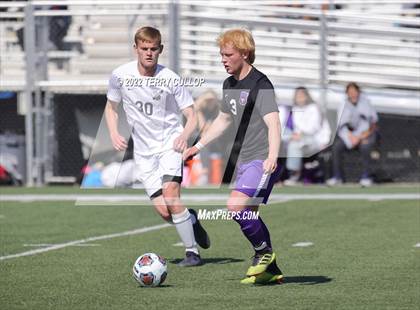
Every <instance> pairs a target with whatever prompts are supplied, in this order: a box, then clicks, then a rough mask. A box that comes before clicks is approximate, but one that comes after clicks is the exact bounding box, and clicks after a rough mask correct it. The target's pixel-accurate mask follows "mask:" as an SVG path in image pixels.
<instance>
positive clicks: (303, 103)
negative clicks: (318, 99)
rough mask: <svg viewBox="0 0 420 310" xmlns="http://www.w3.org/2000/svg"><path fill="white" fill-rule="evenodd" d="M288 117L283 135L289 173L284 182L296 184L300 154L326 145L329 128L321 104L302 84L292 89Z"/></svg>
mask: <svg viewBox="0 0 420 310" xmlns="http://www.w3.org/2000/svg"><path fill="white" fill-rule="evenodd" d="M293 102H294V106H293V109H292V115H291V116H290V117H291V120H290V121H288V122H287V123H286V124H287V126H286V131H285V135H284V139H285V140H287V141H288V145H287V160H286V168H287V169H288V170H289V173H290V177H289V179H287V180H285V181H284V184H285V185H295V184H296V183H297V182H298V180H299V178H300V175H301V170H302V158H303V157H308V156H311V155H314V154H315V153H317V152H319V151H321V150H322V149H323V148H325V147H326V146H327V144H328V142H329V140H330V136H331V130H330V127H329V124H328V121H327V119H326V118H325V117H324V115H323V113H322V111H321V109H320V107H319V106H318V104H317V103H315V102H314V100H313V99H312V97H311V95H310V94H309V91H308V90H307V89H306V88H305V87H298V88H296V89H295V94H294V100H293Z"/></svg>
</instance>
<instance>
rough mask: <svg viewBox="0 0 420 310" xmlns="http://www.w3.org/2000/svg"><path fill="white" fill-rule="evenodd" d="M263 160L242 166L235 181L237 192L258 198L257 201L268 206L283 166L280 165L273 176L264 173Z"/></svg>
mask: <svg viewBox="0 0 420 310" xmlns="http://www.w3.org/2000/svg"><path fill="white" fill-rule="evenodd" d="M263 162H264V161H263V160H253V161H251V162H248V163H244V164H240V165H239V168H238V172H237V175H236V180H235V189H234V190H235V191H238V192H241V193H244V194H245V195H247V196H249V197H251V198H256V199H255V201H257V202H259V203H264V204H266V203H267V201H268V197H269V196H270V193H271V191H272V189H273V186H274V183H276V182H277V181H278V180H279V178H280V173H281V166H280V165H279V164H278V165H277V168H276V170H275V171H274V172H273V173H272V174H266V173H264V171H263Z"/></svg>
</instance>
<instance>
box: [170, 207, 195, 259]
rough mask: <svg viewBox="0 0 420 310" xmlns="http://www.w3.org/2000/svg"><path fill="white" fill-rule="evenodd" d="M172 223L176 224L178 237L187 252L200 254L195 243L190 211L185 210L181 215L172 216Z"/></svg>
mask: <svg viewBox="0 0 420 310" xmlns="http://www.w3.org/2000/svg"><path fill="white" fill-rule="evenodd" d="M172 221H173V222H174V225H175V227H176V230H177V231H178V235H179V237H180V238H181V240H182V243H183V244H184V246H185V250H186V251H188V252H194V253H196V254H199V252H198V248H197V243H196V242H195V237H194V230H193V227H192V222H191V215H190V212H189V211H188V209H185V210H184V211H183V212H181V213H177V214H172Z"/></svg>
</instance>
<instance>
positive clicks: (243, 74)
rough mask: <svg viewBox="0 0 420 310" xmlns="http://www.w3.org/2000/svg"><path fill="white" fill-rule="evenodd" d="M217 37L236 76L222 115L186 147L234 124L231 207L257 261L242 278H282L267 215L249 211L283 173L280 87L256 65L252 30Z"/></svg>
mask: <svg viewBox="0 0 420 310" xmlns="http://www.w3.org/2000/svg"><path fill="white" fill-rule="evenodd" d="M217 42H218V44H219V47H220V55H221V57H222V64H223V66H224V67H225V69H226V71H227V73H228V74H230V75H231V76H230V77H228V78H227V79H226V80H225V81H224V83H223V98H222V106H221V111H220V113H219V115H218V117H217V118H216V119H215V120H214V122H213V123H212V124H211V125H210V127H209V129H208V130H207V131H206V133H205V134H204V135H203V136H202V137H201V139H200V140H199V141H198V142H197V143H196V144H195V145H194V146H193V147H191V148H189V149H187V150H186V151H185V153H184V158H188V157H190V156H193V155H195V154H197V153H198V152H199V151H200V149H202V148H203V147H205V146H206V145H207V144H208V143H210V142H212V141H213V140H214V139H216V138H217V137H219V136H220V135H221V134H222V133H223V132H224V131H225V130H226V129H227V128H228V127H229V126H230V125H231V124H233V125H234V126H235V128H236V130H237V133H236V137H235V143H234V147H233V149H232V152H231V156H230V159H229V162H230V163H234V164H235V166H236V167H235V168H236V169H237V173H236V179H235V188H234V189H233V190H232V192H231V194H230V197H229V199H228V201H227V208H228V210H229V211H234V212H236V213H235V217H234V220H235V221H236V222H237V223H238V224H239V225H240V227H241V230H242V233H243V234H244V236H245V237H246V238H247V239H248V240H249V242H250V243H251V244H252V247H253V248H254V250H255V255H254V258H253V262H252V265H251V266H250V267H249V269H248V271H247V273H246V277H245V278H244V279H243V280H242V281H241V283H244V284H255V283H271V282H281V281H282V279H283V275H282V273H281V271H280V269H279V268H278V267H277V264H276V255H275V253H274V252H273V248H272V244H271V240H270V234H269V230H268V228H267V226H266V225H265V224H264V222H263V220H262V219H261V217H259V216H258V218H253V217H252V216H250V215H249V214H250V213H251V212H255V211H257V210H258V207H259V205H260V204H261V203H263V204H266V203H267V200H268V197H269V195H270V193H271V190H272V188H273V185H274V182H275V181H276V180H277V178H278V176H279V174H280V167H279V166H278V165H277V158H278V152H279V148H280V121H279V112H278V107H277V104H276V101H275V94H274V88H273V85H272V83H271V82H270V80H269V79H268V78H267V76H266V75H265V74H263V73H262V72H260V71H258V70H257V69H256V68H255V67H254V66H253V65H252V64H253V63H254V60H255V43H254V39H253V37H252V35H251V33H250V32H249V31H247V30H244V29H232V30H228V31H226V32H224V33H223V34H221V35H220V36H219V38H218V40H217ZM228 170H229V169H227V171H228ZM225 179H226V173H225ZM253 214H255V213H253Z"/></svg>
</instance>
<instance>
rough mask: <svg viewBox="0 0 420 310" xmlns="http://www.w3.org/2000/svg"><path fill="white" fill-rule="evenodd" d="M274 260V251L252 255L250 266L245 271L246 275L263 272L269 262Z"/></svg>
mask: <svg viewBox="0 0 420 310" xmlns="http://www.w3.org/2000/svg"><path fill="white" fill-rule="evenodd" d="M275 260H276V254H275V253H266V254H257V255H255V256H254V261H253V263H252V266H251V267H249V268H248V271H247V272H246V276H247V277H251V276H256V275H259V274H262V273H263V272H265V271H266V270H267V268H268V266H269V265H270V264H272V263H273V262H274V261H275Z"/></svg>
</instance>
